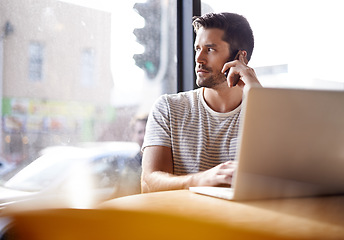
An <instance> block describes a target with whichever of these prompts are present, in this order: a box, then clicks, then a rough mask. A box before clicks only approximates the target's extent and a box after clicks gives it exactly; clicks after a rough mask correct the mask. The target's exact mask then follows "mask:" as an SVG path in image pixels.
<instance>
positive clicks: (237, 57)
mask: <svg viewBox="0 0 344 240" xmlns="http://www.w3.org/2000/svg"><path fill="white" fill-rule="evenodd" d="M240 54H241V50H238V51H237V53H236V55H235V57H234V58H233V59H232V58H229V59H228V61H234V60H239V56H240ZM247 62H248V61H247V59H246V58H245V63H246V64H247ZM229 70H230V68H228V69H227V70H226V72H225V73H224V74H225V76H226V78H227V76H228V73H229ZM239 80H240V75H239V74H236V75H234V83H233V87H235V86H236V85H237V83H238V82H239Z"/></svg>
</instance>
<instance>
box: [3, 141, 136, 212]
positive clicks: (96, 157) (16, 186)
mask: <svg viewBox="0 0 344 240" xmlns="http://www.w3.org/2000/svg"><path fill="white" fill-rule="evenodd" d="M139 150H140V149H139V146H138V144H137V143H133V142H107V143H87V144H83V145H81V146H79V147H71V146H54V147H48V148H46V149H44V150H43V151H42V155H41V156H40V157H39V158H37V159H36V160H34V161H33V162H32V163H30V164H29V165H27V166H26V167H25V168H23V169H22V170H21V171H19V172H18V173H17V174H15V175H14V176H13V177H12V178H10V179H9V180H8V181H6V182H5V183H4V184H3V186H1V187H0V206H1V207H4V206H8V205H13V204H14V203H16V204H17V203H34V204H42V203H47V202H48V203H52V201H53V203H52V204H53V205H58V204H60V203H62V202H63V204H64V206H66V205H67V206H68V207H89V206H92V204H94V203H97V202H100V201H103V200H107V199H110V198H112V197H116V196H119V195H120V193H119V191H120V189H121V185H122V184H123V179H130V177H123V176H124V175H128V174H129V173H133V172H134V173H135V174H136V175H137V176H138V175H139V172H138V171H140V169H139V166H136V167H137V168H136V167H133V165H131V160H132V159H133V158H134V157H135V155H136V154H137V153H138V152H139ZM128 169H129V170H128ZM136 175H135V176H133V178H135V179H136V180H135V181H138V178H137V176H136ZM58 201H59V202H58Z"/></svg>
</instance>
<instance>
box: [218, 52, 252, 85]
mask: <svg viewBox="0 0 344 240" xmlns="http://www.w3.org/2000/svg"><path fill="white" fill-rule="evenodd" d="M246 54H247V53H246V51H239V52H238V54H237V56H236V60H234V61H231V62H227V63H226V64H225V65H224V66H223V68H222V70H221V72H222V73H224V74H225V73H226V71H228V70H229V71H228V74H227V75H226V77H227V82H228V86H229V87H234V86H236V85H237V84H238V82H239V81H240V80H241V77H242V75H243V74H242V71H243V70H244V69H245V67H247V65H246V64H247V63H248V60H247V58H246Z"/></svg>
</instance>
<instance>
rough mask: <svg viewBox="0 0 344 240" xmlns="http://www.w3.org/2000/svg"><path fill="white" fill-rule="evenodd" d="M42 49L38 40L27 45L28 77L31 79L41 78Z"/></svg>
mask: <svg viewBox="0 0 344 240" xmlns="http://www.w3.org/2000/svg"><path fill="white" fill-rule="evenodd" d="M43 50H44V47H43V45H42V44H41V43H39V42H31V43H30V45H29V79H30V80H31V81H42V80H43Z"/></svg>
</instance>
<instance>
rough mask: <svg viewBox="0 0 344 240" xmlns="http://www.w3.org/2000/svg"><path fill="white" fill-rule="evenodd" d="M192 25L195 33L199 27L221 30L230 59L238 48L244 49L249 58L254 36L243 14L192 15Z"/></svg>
mask: <svg viewBox="0 0 344 240" xmlns="http://www.w3.org/2000/svg"><path fill="white" fill-rule="evenodd" d="M192 25H193V27H194V31H195V33H197V31H198V29H200V28H201V27H203V28H205V29H209V28H218V29H221V30H223V31H224V35H223V40H224V41H226V42H227V43H229V46H230V49H229V50H230V57H231V60H234V57H235V55H236V53H237V52H238V51H239V50H245V51H246V52H247V60H250V58H251V55H252V52H253V48H254V37H253V32H252V29H251V27H250V24H249V23H248V21H247V19H246V18H245V17H244V16H241V15H239V14H235V13H228V12H223V13H207V14H204V15H203V16H200V17H194V18H193V22H192Z"/></svg>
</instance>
